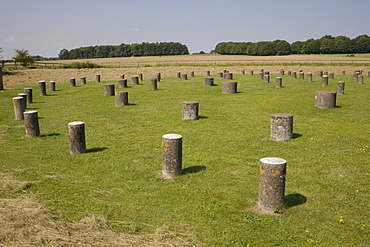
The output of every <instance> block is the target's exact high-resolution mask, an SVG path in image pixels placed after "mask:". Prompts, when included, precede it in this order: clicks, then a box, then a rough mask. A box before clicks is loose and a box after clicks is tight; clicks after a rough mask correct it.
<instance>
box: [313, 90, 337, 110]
mask: <svg viewBox="0 0 370 247" xmlns="http://www.w3.org/2000/svg"><path fill="white" fill-rule="evenodd" d="M336 99H337V93H336V92H332V91H316V92H315V101H314V106H316V107H319V108H324V109H325V108H335V106H336Z"/></svg>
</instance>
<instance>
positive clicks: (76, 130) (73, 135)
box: [68, 121, 86, 155]
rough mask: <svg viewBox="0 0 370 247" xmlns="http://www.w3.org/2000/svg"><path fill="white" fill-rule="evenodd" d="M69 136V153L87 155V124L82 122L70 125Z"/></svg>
mask: <svg viewBox="0 0 370 247" xmlns="http://www.w3.org/2000/svg"><path fill="white" fill-rule="evenodd" d="M68 134H69V153H70V154H72V155H74V154H82V153H86V141H85V123H84V122H81V121H75V122H70V123H68Z"/></svg>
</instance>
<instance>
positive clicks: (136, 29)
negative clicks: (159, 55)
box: [131, 28, 140, 32]
mask: <svg viewBox="0 0 370 247" xmlns="http://www.w3.org/2000/svg"><path fill="white" fill-rule="evenodd" d="M139 31H140V29H139V28H132V29H131V32H139Z"/></svg>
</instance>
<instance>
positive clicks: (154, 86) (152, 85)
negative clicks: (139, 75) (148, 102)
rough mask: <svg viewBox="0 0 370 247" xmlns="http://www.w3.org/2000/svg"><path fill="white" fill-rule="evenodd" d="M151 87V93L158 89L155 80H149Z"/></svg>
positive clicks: (156, 80)
mask: <svg viewBox="0 0 370 247" xmlns="http://www.w3.org/2000/svg"><path fill="white" fill-rule="evenodd" d="M151 87H152V90H153V91H154V90H157V89H158V79H157V78H152V79H151Z"/></svg>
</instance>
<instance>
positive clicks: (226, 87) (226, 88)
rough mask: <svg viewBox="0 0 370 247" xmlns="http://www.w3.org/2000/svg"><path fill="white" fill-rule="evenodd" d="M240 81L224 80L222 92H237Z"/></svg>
mask: <svg viewBox="0 0 370 247" xmlns="http://www.w3.org/2000/svg"><path fill="white" fill-rule="evenodd" d="M237 89H238V83H237V82H236V81H224V82H223V83H222V93H236V92H237Z"/></svg>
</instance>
